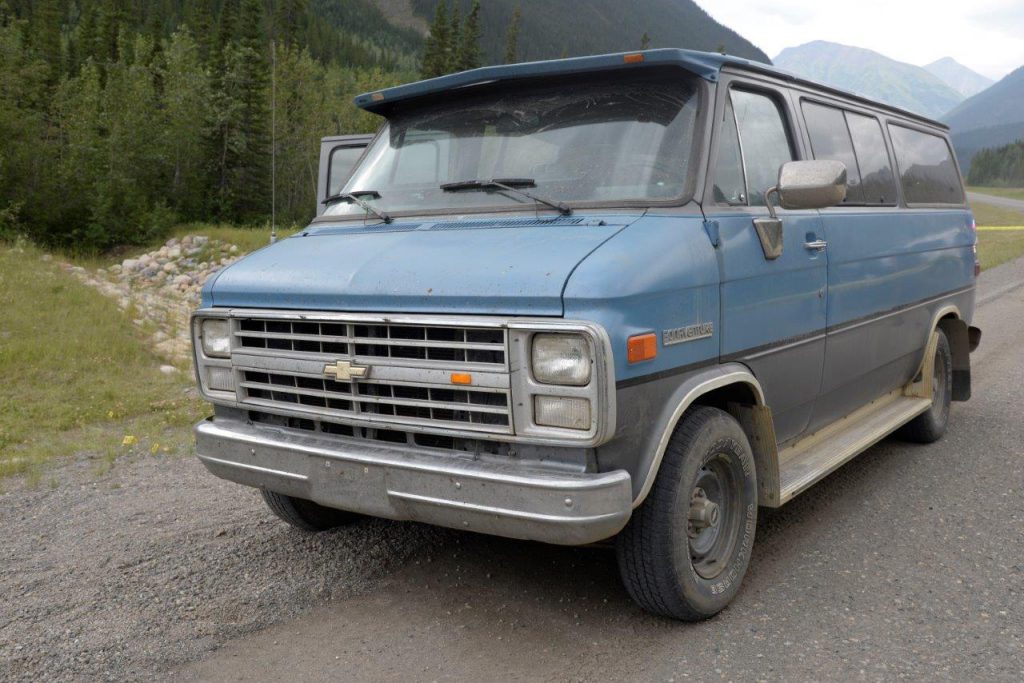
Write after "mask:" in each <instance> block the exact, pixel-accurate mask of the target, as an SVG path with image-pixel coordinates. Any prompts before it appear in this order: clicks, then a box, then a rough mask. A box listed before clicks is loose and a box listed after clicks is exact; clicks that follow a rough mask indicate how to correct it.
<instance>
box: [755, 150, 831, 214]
mask: <svg viewBox="0 0 1024 683" xmlns="http://www.w3.org/2000/svg"><path fill="white" fill-rule="evenodd" d="M774 189H775V192H776V193H777V194H778V195H779V204H781V205H782V208H784V209H824V208H826V207H829V206H836V205H837V204H842V203H843V200H844V199H846V164H844V163H843V162H841V161H829V160H824V159H822V160H815V161H788V162H786V163H784V164H783V165H782V166H781V167H779V181H778V183H777V184H776V186H775V188H774ZM769 192H771V191H770V190H769Z"/></svg>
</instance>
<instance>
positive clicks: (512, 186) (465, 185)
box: [441, 178, 572, 216]
mask: <svg viewBox="0 0 1024 683" xmlns="http://www.w3.org/2000/svg"><path fill="white" fill-rule="evenodd" d="M536 186H537V183H536V181H534V179H533V178H492V179H491V180H460V181H459V182H457V183H445V184H444V185H442V186H441V189H442V190H443V191H445V192H462V191H463V190H494V189H498V190H505V191H506V192H512V193H514V194H518V195H520V196H523V197H526V198H527V199H532V200H533V201H535V202H539V203H541V204H546V205H547V206H550V207H551V208H552V209H555V210H556V211H558V212H559V213H560V214H562V215H563V216H568V215H570V214H572V209H571V208H569V207H568V206H566V205H565V204H563V203H562V202H556V201H553V200H551V199H544V198H543V197H538V196H537V195H535V194H533V193H532V192H527V191H526V190H523V189H521V188H523V187H536Z"/></svg>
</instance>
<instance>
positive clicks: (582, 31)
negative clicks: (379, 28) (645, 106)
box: [373, 0, 771, 64]
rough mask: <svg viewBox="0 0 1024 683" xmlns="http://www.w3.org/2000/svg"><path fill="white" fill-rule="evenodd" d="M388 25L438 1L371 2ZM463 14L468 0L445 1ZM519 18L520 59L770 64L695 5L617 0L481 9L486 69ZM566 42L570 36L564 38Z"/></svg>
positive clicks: (547, 0) (554, 0) (522, 1)
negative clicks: (721, 56)
mask: <svg viewBox="0 0 1024 683" xmlns="http://www.w3.org/2000/svg"><path fill="white" fill-rule="evenodd" d="M373 1H374V3H375V4H376V6H377V8H378V9H379V10H380V11H381V12H382V13H383V14H384V15H385V17H388V18H389V20H391V21H393V22H399V21H403V22H405V25H406V26H408V25H409V21H410V20H409V17H408V14H407V13H408V11H409V9H411V10H412V12H413V14H414V15H415V16H416V17H419V18H420V19H421V20H425V21H429V20H430V18H431V17H433V15H434V9H435V7H436V6H437V3H438V0H373ZM447 4H448V7H449V8H450V7H452V6H453V5H455V6H458V7H459V10H460V11H461V13H462V16H466V13H467V12H468V11H469V8H470V6H471V0H449V2H448V3H447ZM517 6H518V7H519V8H520V10H521V13H522V19H521V24H520V31H519V50H518V53H519V54H518V57H519V61H533V60H542V59H557V58H559V57H577V56H583V55H590V54H602V53H608V52H625V51H629V50H636V49H640V47H641V42H642V37H643V36H644V34H645V33H646V34H647V36H648V38H649V41H650V44H649V47H652V48H656V47H683V48H690V49H694V50H705V51H709V52H712V51H716V50H717V49H718V48H720V47H721V48H724V50H725V51H726V52H727V53H728V54H732V55H736V56H738V57H745V58H747V59H753V60H755V61H759V62H764V63H767V64H770V63H771V60H770V59H769V58H768V55H767V54H765V53H764V52H763V51H762V50H760V49H759V48H757V47H756V46H754V44H753V43H751V42H750V41H748V40H747V39H745V38H743V37H742V36H741V35H739V34H738V33H736V32H735V31H733V30H732V29H730V28H728V27H727V26H724V25H722V24H720V23H718V22H717V21H715V20H714V19H713V18H712V17H711V16H710V15H709V14H708V13H707V12H705V11H704V10H703V9H701V8H700V6H698V5H697V4H696V3H695V2H693V0H634V2H632V3H630V4H629V6H628V10H629V11H624V7H625V5H623V3H621V2H619V0H588V2H585V3H581V2H577V1H576V0H487V1H486V2H483V3H481V7H480V10H481V11H480V22H481V28H482V35H481V47H482V49H483V52H484V61H485V63H492V64H499V63H501V62H502V61H503V57H504V51H505V32H506V29H507V26H508V23H509V20H510V18H511V17H512V13H513V11H514V10H515V8H516V7H517ZM567 36H568V38H567Z"/></svg>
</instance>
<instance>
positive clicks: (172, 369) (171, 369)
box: [160, 365, 178, 375]
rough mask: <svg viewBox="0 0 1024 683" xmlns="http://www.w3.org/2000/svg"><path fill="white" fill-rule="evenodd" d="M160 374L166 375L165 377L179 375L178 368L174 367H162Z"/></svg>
mask: <svg viewBox="0 0 1024 683" xmlns="http://www.w3.org/2000/svg"><path fill="white" fill-rule="evenodd" d="M160 372H162V373H164V374H165V375H174V374H177V372H178V368H176V367H174V366H173V365H161V366H160Z"/></svg>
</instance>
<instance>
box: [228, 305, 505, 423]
mask: <svg viewBox="0 0 1024 683" xmlns="http://www.w3.org/2000/svg"><path fill="white" fill-rule="evenodd" d="M233 335H234V343H233V345H232V366H233V370H234V372H235V378H236V381H237V383H238V387H239V389H238V398H239V401H240V402H241V403H242V404H243V405H244V406H248V407H249V408H251V409H261V410H265V411H269V412H273V413H277V414H281V415H287V416H292V417H299V418H301V417H309V418H311V419H314V420H322V421H324V424H338V425H354V426H356V427H358V426H368V427H373V428H375V429H377V431H379V432H380V433H382V434H383V433H385V432H386V429H385V427H386V428H397V429H404V430H406V431H409V432H410V433H429V432H431V431H440V432H448V431H451V430H457V431H460V432H472V433H491V434H512V432H513V428H512V400H511V393H510V389H509V374H508V366H507V364H506V354H507V350H506V332H505V329H504V328H498V327H493V328H492V327H483V326H480V327H473V326H465V325H460V326H455V325H443V324H436V325H435V324H408V323H402V324H398V323H377V322H371V323H367V322H362V321H356V320H336V319H330V320H327V319H324V320H315V319H310V318H303V319H277V318H272V317H266V318H261V317H252V318H236V319H235V320H234V321H233ZM339 361H347V362H349V363H351V364H352V365H354V366H357V367H363V368H366V375H365V376H360V377H356V378H354V379H352V380H351V381H342V380H339V379H336V378H334V377H332V376H329V375H328V374H327V373H326V372H325V368H326V367H327V366H329V365H334V364H336V363H337V362H339ZM453 372H467V373H471V374H473V376H474V378H475V379H474V383H473V384H471V385H461V384H453V383H452V381H451V378H450V376H451V373H453ZM481 380H484V381H481ZM375 438H377V437H375ZM396 438H397V437H396ZM402 439H403V440H404V437H402Z"/></svg>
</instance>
